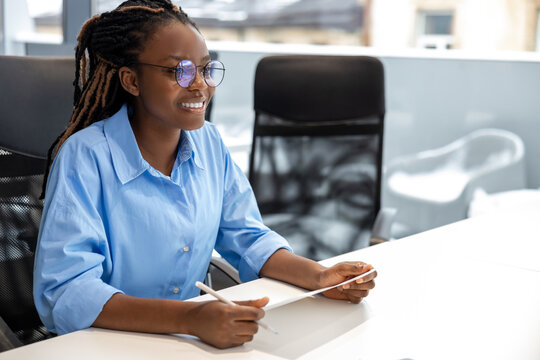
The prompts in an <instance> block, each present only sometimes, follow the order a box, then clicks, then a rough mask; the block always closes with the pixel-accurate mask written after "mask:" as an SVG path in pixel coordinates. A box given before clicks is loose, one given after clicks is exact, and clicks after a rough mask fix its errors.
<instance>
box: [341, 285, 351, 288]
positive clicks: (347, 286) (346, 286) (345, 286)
mask: <svg viewBox="0 0 540 360" xmlns="http://www.w3.org/2000/svg"><path fill="white" fill-rule="evenodd" d="M349 287H351V286H350V285H349V284H345V285H343V288H344V289H348V288H349Z"/></svg>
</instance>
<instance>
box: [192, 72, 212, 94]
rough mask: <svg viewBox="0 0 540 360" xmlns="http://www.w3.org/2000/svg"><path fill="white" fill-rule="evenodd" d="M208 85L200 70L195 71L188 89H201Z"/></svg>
mask: <svg viewBox="0 0 540 360" xmlns="http://www.w3.org/2000/svg"><path fill="white" fill-rule="evenodd" d="M197 70H198V69H197ZM206 87H208V85H207V84H206V81H204V78H203V74H202V72H201V71H197V72H196V75H195V79H194V80H193V83H192V84H191V85H190V86H189V89H190V90H201V89H204V88H206Z"/></svg>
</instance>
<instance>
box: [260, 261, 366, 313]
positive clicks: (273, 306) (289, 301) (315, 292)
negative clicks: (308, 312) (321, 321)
mask: <svg viewBox="0 0 540 360" xmlns="http://www.w3.org/2000/svg"><path fill="white" fill-rule="evenodd" d="M373 272H375V269H371V270H369V271H368V272H365V273H363V274H361V275H358V276H356V277H354V278H352V279H349V280H345V281H344V282H342V283H339V284H336V285H332V286H329V287H325V288H322V289H317V290H313V291H309V292H306V293H303V294H300V295H298V296H293V297H290V298H288V299H285V300H282V301H279V302H277V303H275V304H270V305H268V306H265V307H264V310H272V309H275V308H278V307H280V306H283V305H287V304H290V303H293V302H295V301H299V300H302V299H305V298H307V297H310V296H313V295H316V294H319V293H322V292H325V291H328V290H330V289H333V288H336V287H338V286H342V285H345V284H348V283H351V282H353V281H356V280H358V279H362V278H364V277H366V276H368V275H370V274H371V273H373Z"/></svg>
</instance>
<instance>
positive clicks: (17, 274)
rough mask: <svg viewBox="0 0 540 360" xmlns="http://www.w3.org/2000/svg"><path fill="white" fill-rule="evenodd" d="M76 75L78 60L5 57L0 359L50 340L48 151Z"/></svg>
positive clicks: (1, 65)
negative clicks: (44, 272)
mask: <svg viewBox="0 0 540 360" xmlns="http://www.w3.org/2000/svg"><path fill="white" fill-rule="evenodd" d="M74 73H75V60H74V59H72V58H30V57H9V56H0V83H1V84H2V87H1V88H0V283H1V284H2V285H1V286H0V320H2V319H3V320H2V321H1V322H0V339H1V340H0V351H2V350H6V349H9V348H11V347H16V346H18V345H20V344H28V343H32V342H35V341H38V340H41V339H45V338H48V337H50V336H51V334H49V333H48V332H47V330H46V329H45V327H44V326H43V325H42V323H41V321H40V319H39V316H38V314H37V311H36V309H35V307H34V301H33V297H32V283H33V281H32V271H33V262H34V261H33V260H34V251H35V248H36V241H37V236H38V230H39V223H40V220H41V212H42V208H43V202H42V201H41V200H39V196H40V194H41V187H42V183H43V173H44V170H45V166H46V156H47V150H48V148H49V146H50V144H51V143H52V142H53V141H54V139H55V138H56V136H58V134H59V133H60V132H61V131H62V130H63V129H64V127H65V126H66V125H67V123H68V121H69V118H70V116H71V112H72V99H73V85H72V82H73V78H74ZM10 331H11V333H10ZM13 335H16V338H17V339H18V340H17V341H13V339H14V336H13Z"/></svg>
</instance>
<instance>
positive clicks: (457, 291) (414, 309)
mask: <svg viewBox="0 0 540 360" xmlns="http://www.w3.org/2000/svg"><path fill="white" fill-rule="evenodd" d="M347 259H360V260H364V261H367V262H370V263H372V264H373V265H375V267H376V268H377V269H378V271H379V276H378V278H377V287H376V288H375V290H373V291H372V293H371V294H370V296H369V297H368V298H367V299H366V300H365V302H364V303H362V304H359V305H353V304H348V303H345V302H340V301H332V300H328V299H325V298H322V297H315V298H310V299H305V300H302V301H300V302H297V303H293V304H289V305H286V306H284V307H282V308H278V309H274V310H270V311H268V312H267V314H266V317H265V319H266V320H265V321H267V322H268V323H269V324H271V325H272V326H274V327H275V328H277V329H278V330H279V332H280V334H279V335H277V336H276V335H273V334H271V333H269V332H266V331H264V330H263V329H260V331H259V333H258V334H257V335H256V337H255V339H254V341H253V342H251V343H248V344H246V345H244V346H241V347H237V348H233V349H228V350H217V349H214V348H212V347H210V346H208V345H205V344H203V343H201V342H200V341H199V340H197V339H193V338H187V337H182V336H173V335H149V334H139V333H128V332H117V331H107V330H100V329H88V330H84V331H79V332H76V333H72V334H69V335H64V336H59V337H57V338H54V339H51V340H47V341H43V342H41V343H38V344H34V345H30V346H25V347H22V348H19V349H15V350H11V351H8V352H5V353H2V354H0V360H7V359H17V360H24V359H44V358H48V359H55V360H62V359H70V360H71V359H92V360H95V359H130V360H132V359H206V358H214V357H215V358H218V359H300V358H302V359H314V358H318V359H319V358H320V359H338V358H343V359H396V360H397V359H403V358H411V359H415V360H419V359H429V360H433V359H475V360H477V359H501V360H502V359H504V360H508V359H520V360H529V359H530V360H533V359H534V360H538V359H540V213H538V212H529V213H525V214H521V215H518V214H512V215H507V216H502V215H497V216H491V217H483V218H475V219H470V220H466V221H462V222H459V223H456V224H452V225H448V226H445V227H442V228H438V229H435V230H432V231H429V232H426V233H422V234H419V235H415V236H411V237H409V238H406V239H402V240H398V241H395V242H391V243H386V244H382V245H377V246H374V247H370V248H367V249H362V250H359V251H356V252H353V253H349V254H345V255H342V256H339V257H337V258H333V259H329V260H326V261H324V264H326V265H328V264H331V263H335V262H338V261H342V260H347ZM295 291H297V290H296V289H294V288H293V287H290V286H287V285H284V284H281V283H278V282H274V281H271V280H268V279H260V280H256V281H253V282H250V283H245V284H242V285H239V286H236V287H234V288H229V289H226V290H224V292H225V293H226V294H227V296H229V297H230V298H233V299H242V298H249V297H252V298H253V297H257V296H260V295H268V296H270V297H271V300H272V301H278V300H280V299H282V298H283V297H286V296H290V295H291V294H293V293H294V292H295ZM202 299H205V297H202ZM197 300H200V298H198V299H197Z"/></svg>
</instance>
